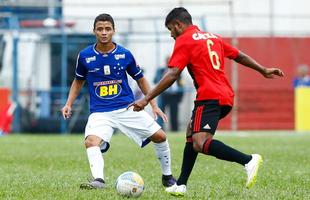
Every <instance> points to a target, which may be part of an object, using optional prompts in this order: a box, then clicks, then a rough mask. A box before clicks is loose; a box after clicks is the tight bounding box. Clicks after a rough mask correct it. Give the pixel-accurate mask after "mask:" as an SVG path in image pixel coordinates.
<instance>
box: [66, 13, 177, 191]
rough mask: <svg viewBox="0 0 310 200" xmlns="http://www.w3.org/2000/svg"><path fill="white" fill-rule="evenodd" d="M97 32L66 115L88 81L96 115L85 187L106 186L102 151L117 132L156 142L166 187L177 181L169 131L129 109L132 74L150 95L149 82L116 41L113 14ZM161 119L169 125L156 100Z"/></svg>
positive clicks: (88, 131)
mask: <svg viewBox="0 0 310 200" xmlns="http://www.w3.org/2000/svg"><path fill="white" fill-rule="evenodd" d="M93 32H94V34H95V36H96V39H97V42H96V43H95V44H94V45H91V46H88V47H87V48H85V49H83V50H82V51H81V52H80V53H79V55H78V58H77V65H76V71H75V79H74V81H73V83H72V85H71V88H70V92H69V96H68V99H67V102H66V104H65V106H64V107H63V108H62V114H63V117H64V118H65V119H67V118H69V117H70V116H71V110H72V105H73V102H74V100H75V99H76V98H77V96H78V94H79V93H80V91H81V89H82V87H83V85H84V83H85V82H87V85H88V91H89V96H90V113H91V114H90V116H89V118H88V122H87V125H86V128H85V147H86V152H87V157H88V161H89V165H90V170H91V174H92V176H93V178H94V179H93V180H91V181H90V182H88V183H83V184H81V186H80V188H82V189H96V188H104V187H105V181H104V159H103V156H102V154H101V153H103V152H105V151H107V150H108V148H109V146H110V145H109V142H110V139H111V137H112V135H113V132H114V130H115V129H119V130H120V131H121V132H123V133H124V134H125V135H127V136H128V137H129V138H131V139H132V140H133V141H135V142H136V143H137V144H138V145H139V146H141V147H144V146H145V145H147V144H148V143H149V142H150V141H152V142H153V143H154V147H155V151H156V155H157V157H158V159H159V161H160V164H161V169H162V184H163V185H164V186H165V187H168V186H171V185H173V184H174V183H175V179H174V177H173V176H172V173H171V158H170V148H169V144H168V141H167V138H166V133H165V132H164V131H163V130H162V129H161V127H160V126H159V125H158V124H157V123H156V121H155V119H154V118H153V117H151V116H150V115H149V114H147V113H146V112H141V113H137V112H134V111H133V108H128V106H129V105H130V104H131V103H133V102H134V96H133V93H132V90H131V88H130V87H129V85H128V79H127V75H130V76H131V77H132V78H133V79H134V80H136V82H137V84H138V86H139V87H140V89H141V91H142V92H143V93H144V94H146V93H147V92H149V91H150V86H149V83H148V81H147V80H146V79H145V77H144V76H143V72H142V70H141V69H140V67H139V66H138V65H137V63H136V61H135V59H134V57H133V55H132V54H131V52H130V51H129V50H127V49H126V48H124V47H122V46H121V45H119V44H116V43H114V42H113V41H112V38H113V35H114V33H115V28H114V20H113V18H112V17H111V16H110V15H109V14H101V15H99V16H97V17H96V18H95V20H94V28H93ZM151 106H152V111H153V113H154V115H155V118H156V117H157V115H159V116H160V117H162V118H163V119H164V120H165V121H167V117H166V116H165V114H164V113H163V112H162V111H161V110H160V109H159V108H158V106H157V104H156V102H155V101H152V102H151Z"/></svg>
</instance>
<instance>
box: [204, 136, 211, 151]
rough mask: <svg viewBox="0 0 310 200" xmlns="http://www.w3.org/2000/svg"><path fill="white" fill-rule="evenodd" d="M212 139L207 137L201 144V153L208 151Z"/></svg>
mask: <svg viewBox="0 0 310 200" xmlns="http://www.w3.org/2000/svg"><path fill="white" fill-rule="evenodd" d="M211 141H212V138H208V139H207V140H206V141H205V143H204V144H203V153H204V154H208V152H209V146H210V143H211Z"/></svg>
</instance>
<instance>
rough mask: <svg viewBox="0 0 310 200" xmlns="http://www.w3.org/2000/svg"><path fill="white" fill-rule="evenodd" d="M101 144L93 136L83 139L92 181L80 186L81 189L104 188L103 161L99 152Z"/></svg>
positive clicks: (97, 138)
mask: <svg viewBox="0 0 310 200" xmlns="http://www.w3.org/2000/svg"><path fill="white" fill-rule="evenodd" d="M102 142H103V141H102V139H101V138H99V137H97V136H95V135H89V136H87V138H86V139H85V142H84V144H85V147H86V153H87V158H88V162H89V166H90V171H91V174H92V176H93V178H94V179H93V180H91V181H90V182H89V183H83V184H81V185H80V188H81V189H96V188H103V187H104V173H103V168H104V160H103V157H102V154H101V151H100V145H101V143H102Z"/></svg>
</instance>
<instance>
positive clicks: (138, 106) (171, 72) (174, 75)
mask: <svg viewBox="0 0 310 200" xmlns="http://www.w3.org/2000/svg"><path fill="white" fill-rule="evenodd" d="M181 72H182V71H181V70H180V69H179V68H177V67H172V68H168V70H167V72H166V73H165V75H164V76H163V78H162V79H161V80H160V81H159V83H158V84H157V85H156V86H155V88H153V89H152V90H151V91H150V92H148V93H147V94H146V95H145V97H144V98H143V99H140V100H138V101H136V102H135V103H134V104H133V106H134V111H140V110H143V109H144V107H145V106H146V105H147V104H148V103H149V102H150V101H151V100H152V99H154V98H155V97H157V96H158V95H159V94H161V93H162V92H163V91H165V90H166V89H167V88H168V87H170V86H171V85H172V84H173V83H174V82H175V81H176V80H177V79H178V78H179V76H180V74H181Z"/></svg>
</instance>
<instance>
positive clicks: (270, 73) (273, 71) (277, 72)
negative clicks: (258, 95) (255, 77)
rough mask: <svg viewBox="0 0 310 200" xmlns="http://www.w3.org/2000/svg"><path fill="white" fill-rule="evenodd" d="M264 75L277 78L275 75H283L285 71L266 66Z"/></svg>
mask: <svg viewBox="0 0 310 200" xmlns="http://www.w3.org/2000/svg"><path fill="white" fill-rule="evenodd" d="M263 76H264V77H265V78H275V76H279V77H283V76H284V73H283V71H282V70H281V69H278V68H265V70H264V73H263Z"/></svg>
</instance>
